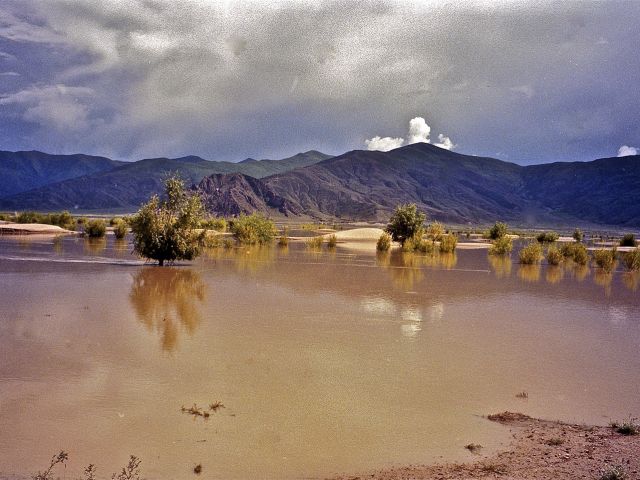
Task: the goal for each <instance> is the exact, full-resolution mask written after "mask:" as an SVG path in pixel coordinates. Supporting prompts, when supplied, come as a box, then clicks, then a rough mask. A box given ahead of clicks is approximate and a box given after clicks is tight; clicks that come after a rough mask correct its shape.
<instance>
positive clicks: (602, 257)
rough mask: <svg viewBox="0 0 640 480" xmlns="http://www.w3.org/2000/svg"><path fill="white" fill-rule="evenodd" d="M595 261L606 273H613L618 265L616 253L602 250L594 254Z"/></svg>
mask: <svg viewBox="0 0 640 480" xmlns="http://www.w3.org/2000/svg"><path fill="white" fill-rule="evenodd" d="M593 261H594V262H595V264H596V266H598V267H600V268H601V269H602V270H604V271H605V272H607V273H608V272H611V271H612V270H613V268H614V267H615V264H616V251H615V250H607V249H606V248H600V249H598V250H596V251H594V252H593Z"/></svg>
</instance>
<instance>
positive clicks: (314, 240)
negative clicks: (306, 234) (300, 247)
mask: <svg viewBox="0 0 640 480" xmlns="http://www.w3.org/2000/svg"><path fill="white" fill-rule="evenodd" d="M323 243H324V238H323V237H322V235H318V236H317V237H311V238H309V240H307V247H309V248H310V249H312V250H320V249H321V248H322V244H323Z"/></svg>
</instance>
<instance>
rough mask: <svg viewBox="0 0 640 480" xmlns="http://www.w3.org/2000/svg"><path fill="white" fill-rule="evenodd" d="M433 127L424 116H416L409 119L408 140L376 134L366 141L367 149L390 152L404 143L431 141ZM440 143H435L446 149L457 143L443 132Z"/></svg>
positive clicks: (440, 135)
mask: <svg viewBox="0 0 640 480" xmlns="http://www.w3.org/2000/svg"><path fill="white" fill-rule="evenodd" d="M430 135H431V127H430V126H429V125H428V124H427V122H426V120H425V119H424V118H422V117H414V118H412V119H411V120H409V135H408V140H406V141H405V139H404V138H402V137H395V138H393V137H380V136H379V135H376V136H375V137H373V138H370V139H367V140H365V141H364V143H365V145H366V146H367V150H380V151H382V152H388V151H389V150H393V149H394V148H399V147H401V146H403V145H412V144H414V143H431V138H430ZM438 140H439V143H434V145H435V146H436V147H439V148H444V149H445V150H453V149H454V148H455V147H456V145H455V144H454V143H453V142H452V141H451V139H450V138H449V137H447V136H445V135H443V134H442V133H441V134H439V135H438Z"/></svg>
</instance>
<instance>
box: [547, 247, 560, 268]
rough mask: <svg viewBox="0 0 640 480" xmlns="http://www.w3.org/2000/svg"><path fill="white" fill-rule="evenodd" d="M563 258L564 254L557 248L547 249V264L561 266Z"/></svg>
mask: <svg viewBox="0 0 640 480" xmlns="http://www.w3.org/2000/svg"><path fill="white" fill-rule="evenodd" d="M562 258H563V256H562V253H560V250H558V249H557V248H556V247H554V246H551V247H549V248H548V249H547V263H548V264H549V265H559V264H560V262H561V261H562Z"/></svg>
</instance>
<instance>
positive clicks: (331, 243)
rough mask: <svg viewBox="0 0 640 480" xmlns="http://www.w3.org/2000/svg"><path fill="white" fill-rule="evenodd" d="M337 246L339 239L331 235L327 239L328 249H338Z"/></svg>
mask: <svg viewBox="0 0 640 480" xmlns="http://www.w3.org/2000/svg"><path fill="white" fill-rule="evenodd" d="M337 244H338V237H336V236H335V235H334V234H331V235H329V238H327V247H329V248H336V245H337Z"/></svg>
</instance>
